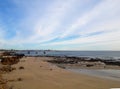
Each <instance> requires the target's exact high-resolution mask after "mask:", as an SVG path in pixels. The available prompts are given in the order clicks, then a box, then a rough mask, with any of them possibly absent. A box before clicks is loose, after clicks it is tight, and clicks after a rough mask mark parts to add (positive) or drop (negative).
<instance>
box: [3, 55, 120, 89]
mask: <svg viewBox="0 0 120 89" xmlns="http://www.w3.org/2000/svg"><path fill="white" fill-rule="evenodd" d="M50 59H51V58H49V57H23V58H22V59H21V61H20V62H19V63H17V64H15V65H13V67H15V68H16V70H14V71H12V72H10V73H7V74H4V75H3V77H4V78H5V79H8V80H16V79H21V80H20V81H10V82H8V86H10V87H12V89H110V88H113V87H116V88H117V87H120V81H114V80H109V79H103V78H97V77H94V76H89V75H84V74H77V73H74V72H71V71H68V70H65V69H61V68H59V67H57V66H56V65H54V64H51V63H48V62H46V60H50ZM20 67H23V69H20Z"/></svg>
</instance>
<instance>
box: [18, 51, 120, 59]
mask: <svg viewBox="0 0 120 89" xmlns="http://www.w3.org/2000/svg"><path fill="white" fill-rule="evenodd" d="M17 53H23V54H25V55H26V56H69V57H71V56H72V57H98V58H106V59H107V58H108V59H109V58H114V59H118V58H120V51H43V50H31V51H27V50H26V51H17Z"/></svg>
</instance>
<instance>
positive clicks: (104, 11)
mask: <svg viewBox="0 0 120 89" xmlns="http://www.w3.org/2000/svg"><path fill="white" fill-rule="evenodd" d="M119 2H120V1H118V0H114V1H113V0H103V1H102V2H101V3H99V4H98V5H96V6H95V7H94V8H93V9H92V10H91V11H89V12H87V13H85V14H84V15H83V16H82V17H81V16H80V17H79V18H77V20H76V21H74V22H73V23H72V24H71V25H70V26H69V27H68V28H67V30H66V31H65V32H64V34H63V35H61V38H64V37H67V36H69V35H72V34H75V33H76V32H81V31H82V32H87V31H89V32H91V30H92V29H90V30H89V29H88V30H84V29H82V27H84V26H86V27H87V25H88V24H90V23H91V24H92V23H93V22H92V20H96V22H95V23H94V24H95V25H96V24H97V25H98V24H99V22H97V21H99V20H101V21H102V23H103V24H104V22H105V25H106V22H107V23H109V21H110V22H112V21H111V20H112V19H115V20H116V19H119V18H120V13H119V11H120V6H119ZM116 14H119V15H118V16H119V17H118V18H116ZM119 21H120V20H119ZM114 23H116V21H114ZM95 25H94V26H95ZM104 27H105V26H104ZM98 28H99V27H98ZM107 28H108V27H107ZM104 29H105V28H104ZM95 30H96V31H97V29H95Z"/></svg>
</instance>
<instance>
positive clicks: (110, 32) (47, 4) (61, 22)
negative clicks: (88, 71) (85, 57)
mask: <svg viewBox="0 0 120 89" xmlns="http://www.w3.org/2000/svg"><path fill="white" fill-rule="evenodd" d="M4 48H6V49H58V50H120V0H0V49H4Z"/></svg>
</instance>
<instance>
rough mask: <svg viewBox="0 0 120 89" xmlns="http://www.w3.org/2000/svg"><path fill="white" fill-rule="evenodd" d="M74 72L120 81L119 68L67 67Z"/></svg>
mask: <svg viewBox="0 0 120 89" xmlns="http://www.w3.org/2000/svg"><path fill="white" fill-rule="evenodd" d="M68 70H70V71H72V72H75V73H80V74H86V75H90V76H95V77H100V78H106V79H111V80H116V81H120V70H115V69H68Z"/></svg>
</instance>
